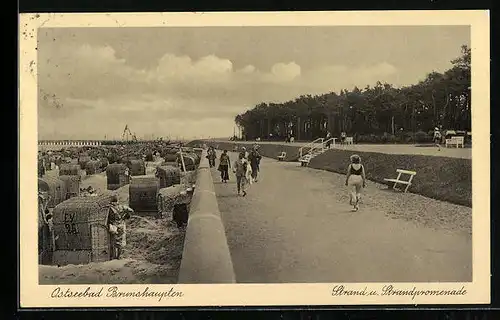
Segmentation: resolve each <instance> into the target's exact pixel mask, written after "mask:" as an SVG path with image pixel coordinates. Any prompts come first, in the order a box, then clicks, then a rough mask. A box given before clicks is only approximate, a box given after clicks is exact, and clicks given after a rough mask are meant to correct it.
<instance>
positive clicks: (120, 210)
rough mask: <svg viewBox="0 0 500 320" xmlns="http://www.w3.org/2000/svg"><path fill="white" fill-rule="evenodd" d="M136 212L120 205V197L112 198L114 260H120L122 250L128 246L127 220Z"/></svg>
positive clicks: (111, 227)
mask: <svg viewBox="0 0 500 320" xmlns="http://www.w3.org/2000/svg"><path fill="white" fill-rule="evenodd" d="M133 212H134V210H133V209H132V208H130V207H128V206H125V205H121V204H119V203H118V197H117V196H116V195H113V196H112V198H111V212H110V214H109V233H110V234H111V246H112V259H120V256H121V253H122V249H123V247H125V246H126V245H127V230H126V225H125V219H128V218H130V215H131V214H132V213H133Z"/></svg>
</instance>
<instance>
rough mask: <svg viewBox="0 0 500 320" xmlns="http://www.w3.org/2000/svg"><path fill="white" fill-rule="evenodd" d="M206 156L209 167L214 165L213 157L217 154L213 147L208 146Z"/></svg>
mask: <svg viewBox="0 0 500 320" xmlns="http://www.w3.org/2000/svg"><path fill="white" fill-rule="evenodd" d="M207 158H208V164H209V165H210V168H212V167H215V158H217V154H216V153H215V150H214V147H212V146H211V147H210V148H208V152H207Z"/></svg>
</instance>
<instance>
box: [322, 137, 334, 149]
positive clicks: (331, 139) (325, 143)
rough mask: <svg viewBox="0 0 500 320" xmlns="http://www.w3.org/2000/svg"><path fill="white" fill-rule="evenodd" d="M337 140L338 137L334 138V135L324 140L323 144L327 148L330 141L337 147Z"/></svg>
mask: <svg viewBox="0 0 500 320" xmlns="http://www.w3.org/2000/svg"><path fill="white" fill-rule="evenodd" d="M335 140H337V138H333V137H332V138H329V139H327V140H325V141H323V145H324V146H325V148H326V147H327V146H328V143H329V142H332V143H333V147H334V148H335Z"/></svg>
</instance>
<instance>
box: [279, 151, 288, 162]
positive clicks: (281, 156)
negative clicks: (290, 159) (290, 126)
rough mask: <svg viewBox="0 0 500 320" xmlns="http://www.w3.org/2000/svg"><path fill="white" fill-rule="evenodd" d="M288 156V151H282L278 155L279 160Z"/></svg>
mask: <svg viewBox="0 0 500 320" xmlns="http://www.w3.org/2000/svg"><path fill="white" fill-rule="evenodd" d="M285 158H286V152H285V151H282V152H281V153H280V155H279V156H278V161H283V160H285Z"/></svg>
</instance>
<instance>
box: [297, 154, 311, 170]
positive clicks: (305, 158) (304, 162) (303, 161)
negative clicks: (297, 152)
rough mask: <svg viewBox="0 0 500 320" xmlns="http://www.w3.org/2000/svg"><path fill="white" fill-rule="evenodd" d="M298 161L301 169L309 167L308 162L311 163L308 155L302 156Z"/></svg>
mask: <svg viewBox="0 0 500 320" xmlns="http://www.w3.org/2000/svg"><path fill="white" fill-rule="evenodd" d="M299 161H300V166H301V167H306V166H308V165H309V161H311V155H310V154H306V155H305V156H303V157H302V158H300V159H299Z"/></svg>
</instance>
